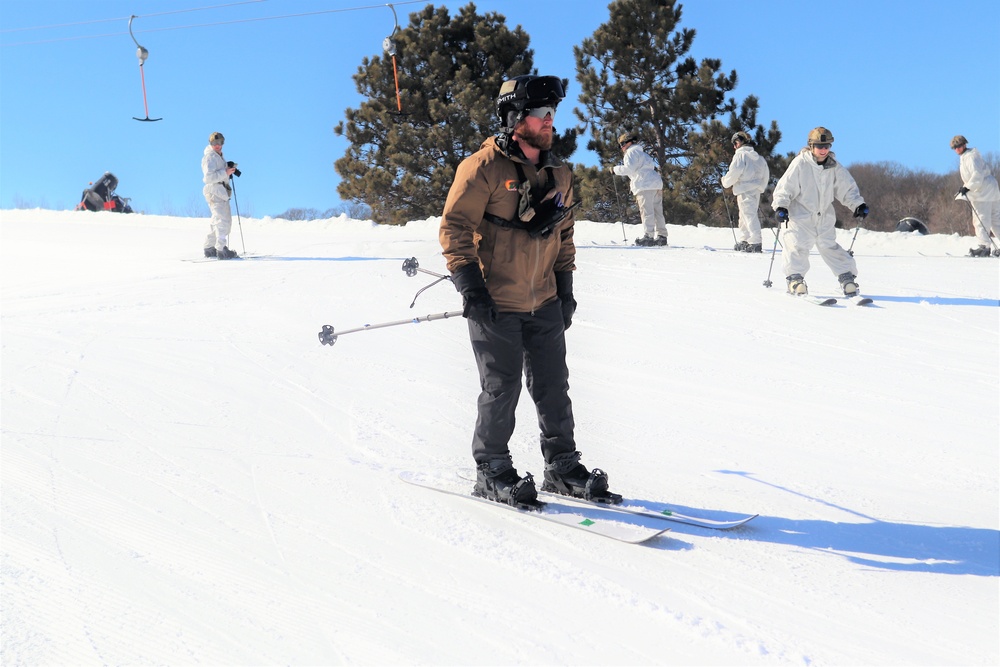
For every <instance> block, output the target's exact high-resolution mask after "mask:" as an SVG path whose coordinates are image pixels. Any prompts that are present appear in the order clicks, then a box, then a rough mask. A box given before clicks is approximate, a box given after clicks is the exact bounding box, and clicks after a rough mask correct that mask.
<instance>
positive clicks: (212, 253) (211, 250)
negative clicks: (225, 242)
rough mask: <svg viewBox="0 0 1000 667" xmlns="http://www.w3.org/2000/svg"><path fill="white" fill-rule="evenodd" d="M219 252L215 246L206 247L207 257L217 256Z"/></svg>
mask: <svg viewBox="0 0 1000 667" xmlns="http://www.w3.org/2000/svg"><path fill="white" fill-rule="evenodd" d="M218 254H219V253H217V252H216V251H215V248H214V247H208V248H205V257H215V256H216V255H218Z"/></svg>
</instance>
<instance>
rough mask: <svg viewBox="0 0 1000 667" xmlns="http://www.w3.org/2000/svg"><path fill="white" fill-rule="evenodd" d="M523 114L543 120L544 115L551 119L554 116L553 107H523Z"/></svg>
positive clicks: (554, 109)
mask: <svg viewBox="0 0 1000 667" xmlns="http://www.w3.org/2000/svg"><path fill="white" fill-rule="evenodd" d="M524 115H526V116H532V117H534V118H540V119H542V120H545V117H546V116H551V117H552V118H553V119H554V118H555V117H556V108H555V107H535V108H534V109H525V111H524Z"/></svg>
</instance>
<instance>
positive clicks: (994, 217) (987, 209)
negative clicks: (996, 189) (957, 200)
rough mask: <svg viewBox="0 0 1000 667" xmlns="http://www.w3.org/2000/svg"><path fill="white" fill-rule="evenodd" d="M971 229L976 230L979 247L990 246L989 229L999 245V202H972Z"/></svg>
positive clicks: (970, 201)
mask: <svg viewBox="0 0 1000 667" xmlns="http://www.w3.org/2000/svg"><path fill="white" fill-rule="evenodd" d="M969 203H970V204H972V210H973V213H972V228H973V229H975V230H976V238H977V239H979V245H985V246H989V245H990V229H992V230H993V236H994V237H995V238H996V239H997V243H1000V201H972V200H971V199H970V200H969Z"/></svg>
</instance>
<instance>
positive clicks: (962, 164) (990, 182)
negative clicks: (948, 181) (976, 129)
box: [958, 148, 1000, 202]
mask: <svg viewBox="0 0 1000 667" xmlns="http://www.w3.org/2000/svg"><path fill="white" fill-rule="evenodd" d="M958 160H959V162H958V171H959V173H960V174H961V175H962V184H963V185H964V186H965V187H967V188H969V193H968V194H967V195H965V196H966V197H968V198H969V200H970V201H976V202H979V201H982V202H987V201H1000V187H997V179H996V177H995V176H993V174H991V173H990V168H989V167H988V166H987V165H986V160H984V159H983V156H982V155H980V154H979V151H977V150H976V149H975V148H967V149H966V150H965V152H964V153H962V154H961V155H960V156H959V158H958Z"/></svg>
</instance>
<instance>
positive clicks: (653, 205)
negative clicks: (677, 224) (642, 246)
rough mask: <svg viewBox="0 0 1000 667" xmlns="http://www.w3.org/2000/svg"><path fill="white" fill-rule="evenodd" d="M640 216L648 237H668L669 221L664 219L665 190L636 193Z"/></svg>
mask: <svg viewBox="0 0 1000 667" xmlns="http://www.w3.org/2000/svg"><path fill="white" fill-rule="evenodd" d="M635 203H636V204H637V205H638V206H639V216H640V217H641V218H642V226H643V229H644V230H645V232H646V236H653V235H654V233H655V235H656V236H662V237H664V238H666V236H667V221H666V220H664V219H663V190H640V191H639V192H636V193H635Z"/></svg>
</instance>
